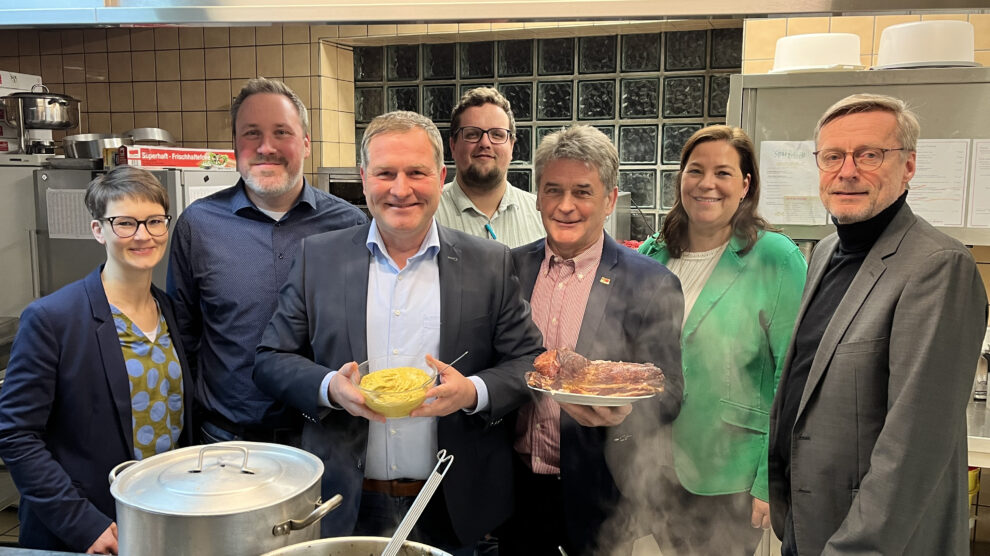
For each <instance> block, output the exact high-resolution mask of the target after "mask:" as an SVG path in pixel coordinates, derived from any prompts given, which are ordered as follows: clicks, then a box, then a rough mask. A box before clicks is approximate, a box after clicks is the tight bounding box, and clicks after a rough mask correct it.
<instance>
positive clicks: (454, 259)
mask: <svg viewBox="0 0 990 556" xmlns="http://www.w3.org/2000/svg"><path fill="white" fill-rule="evenodd" d="M447 258H448V259H450V260H452V261H454V262H455V263H456V262H457V257H451V256H450V255H447Z"/></svg>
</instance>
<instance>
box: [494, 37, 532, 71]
mask: <svg viewBox="0 0 990 556" xmlns="http://www.w3.org/2000/svg"><path fill="white" fill-rule="evenodd" d="M531 75H533V41H532V40H523V41H498V76H499V77H529V76H531Z"/></svg>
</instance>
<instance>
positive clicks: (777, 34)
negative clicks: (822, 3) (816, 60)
mask: <svg viewBox="0 0 990 556" xmlns="http://www.w3.org/2000/svg"><path fill="white" fill-rule="evenodd" d="M930 19H956V20H961V21H969V22H970V23H972V24H973V27H974V31H975V44H974V49H975V53H974V58H975V61H976V62H978V63H980V64H983V65H984V66H990V14H927V15H877V16H872V15H871V16H842V17H788V18H778V19H747V20H746V21H745V23H744V26H743V63H742V69H743V73H767V72H769V71H770V70H771V69H772V68H773V55H774V49H775V47H776V45H777V39H779V38H781V37H786V36H790V35H803V34H805V33H855V34H857V35H859V37H860V43H859V44H860V50H861V51H860V63H861V64H862V65H864V66H866V67H870V66H872V65H874V64H876V60H877V58H876V56H877V49H878V48H879V47H880V35H881V34H882V33H883V30H884V29H886V28H887V27H889V26H891V25H897V24H899V23H910V22H912V21H922V20H930Z"/></svg>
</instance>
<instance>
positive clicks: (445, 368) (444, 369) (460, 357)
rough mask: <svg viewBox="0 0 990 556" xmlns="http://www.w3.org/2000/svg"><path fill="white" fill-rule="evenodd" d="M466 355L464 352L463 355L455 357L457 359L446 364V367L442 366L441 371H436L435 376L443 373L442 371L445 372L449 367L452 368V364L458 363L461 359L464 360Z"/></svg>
mask: <svg viewBox="0 0 990 556" xmlns="http://www.w3.org/2000/svg"><path fill="white" fill-rule="evenodd" d="M467 354H468V352H466V351H465V352H464V353H462V354H460V355H459V356H458V357H457V359H454V360H453V361H451V362H450V363H447V364H446V365H444V366H443V368H442V369H438V370H437V376H440V373H442V372H444V371H446V370H447V369H449V368H450V367H452V366H453V365H454V363H457V362H458V361H460V360H461V359H464V357H465V356H467Z"/></svg>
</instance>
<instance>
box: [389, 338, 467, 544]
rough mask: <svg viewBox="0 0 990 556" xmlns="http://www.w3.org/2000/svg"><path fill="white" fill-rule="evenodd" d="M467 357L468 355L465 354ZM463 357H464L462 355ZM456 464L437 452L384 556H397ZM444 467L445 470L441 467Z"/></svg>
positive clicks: (442, 452) (447, 455) (451, 456)
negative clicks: (428, 473)
mask: <svg viewBox="0 0 990 556" xmlns="http://www.w3.org/2000/svg"><path fill="white" fill-rule="evenodd" d="M465 355H466V353H465ZM461 357H464V355H462V356H461ZM452 463H454V455H453V454H447V450H440V451H439V452H437V464H436V465H435V466H434V467H433V472H432V473H430V478H428V479H427V480H426V484H425V485H423V488H422V490H420V491H419V494H418V495H416V499H415V500H413V503H412V507H410V508H409V511H408V512H406V516H405V517H403V518H402V521H401V522H400V523H399V527H398V528H396V530H395V533H393V534H392V538H391V539H390V540H389V541H388V544H387V545H385V550H383V551H382V556H396V555H397V554H398V553H399V549H400V548H402V544H403V543H405V542H406V537H408V536H409V533H410V532H411V531H412V528H413V526H414V525H416V521H417V520H418V519H419V516H420V515H421V514H422V513H423V510H424V509H425V508H426V504H427V503H428V502H429V501H430V498H432V497H433V492H434V491H436V489H437V487H438V486H439V485H440V481H441V480H442V479H443V477H444V475H446V474H447V470H448V469H450V465H451V464H452ZM444 464H446V465H444ZM441 466H443V470H441V469H440V467H441Z"/></svg>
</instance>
